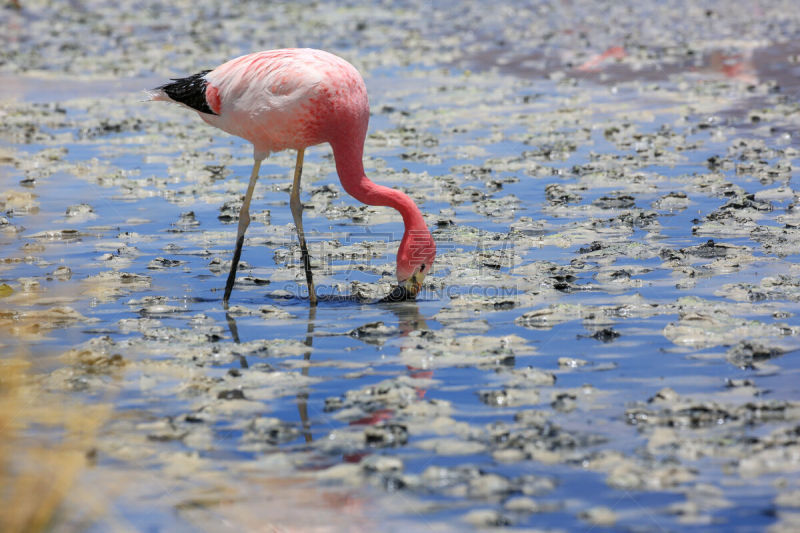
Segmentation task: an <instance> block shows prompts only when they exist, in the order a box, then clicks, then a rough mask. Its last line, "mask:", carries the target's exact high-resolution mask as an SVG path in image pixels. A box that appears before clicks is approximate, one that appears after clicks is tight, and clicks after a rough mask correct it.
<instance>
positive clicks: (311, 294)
mask: <svg viewBox="0 0 800 533" xmlns="http://www.w3.org/2000/svg"><path fill="white" fill-rule="evenodd" d="M304 152H305V150H304V149H302V148H301V149H300V150H298V151H297V163H296V164H295V167H294V183H292V194H291V196H290V197H289V207H291V208H292V217H293V218H294V225H295V227H296V228H297V237H298V238H299V239H300V252H301V254H302V258H303V268H304V269H305V271H306V283H307V284H308V299H309V302H310V303H311V305H317V293H316V292H315V291H314V277H313V275H312V274H311V259H310V258H309V256H308V247H307V246H306V235H305V232H304V231H303V204H302V203H301V202H300V176H302V174H303V153H304Z"/></svg>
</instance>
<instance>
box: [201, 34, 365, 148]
mask: <svg viewBox="0 0 800 533" xmlns="http://www.w3.org/2000/svg"><path fill="white" fill-rule="evenodd" d="M205 79H206V81H207V82H208V87H207V88H206V97H207V99H208V100H209V107H211V109H212V110H214V112H215V113H216V114H214V115H210V114H206V113H199V114H200V117H201V118H202V119H203V120H205V121H206V122H208V123H209V124H211V125H212V126H216V127H217V128H219V129H221V130H223V131H226V132H228V133H231V134H233V135H237V136H239V137H242V138H244V139H247V140H248V141H250V142H251V143H253V146H254V148H255V151H256V152H260V153H265V154H268V153H271V152H278V151H281V150H285V149H287V148H292V149H295V150H299V149H303V148H306V147H309V146H314V145H317V144H321V143H323V142H330V141H331V140H332V139H335V138H336V137H337V136H343V137H347V138H350V139H356V138H359V137H363V136H365V135H366V131H367V123H368V121H369V103H368V100H367V89H366V86H365V85H364V81H363V79H362V78H361V75H360V74H359V73H358V71H357V70H356V69H355V68H354V67H353V66H352V65H351V64H350V63H348V62H347V61H345V60H344V59H341V58H339V57H337V56H335V55H333V54H329V53H328V52H323V51H321V50H311V49H289V50H269V51H266V52H257V53H255V54H249V55H246V56H242V57H238V58H236V59H232V60H231V61H228V62H227V63H224V64H222V65H220V66H219V67H217V68H215V69H214V70H212V71H211V72H209V73H207V74H206V75H205ZM209 96H210V97H209Z"/></svg>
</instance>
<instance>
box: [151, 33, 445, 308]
mask: <svg viewBox="0 0 800 533" xmlns="http://www.w3.org/2000/svg"><path fill="white" fill-rule="evenodd" d="M149 96H150V99H151V100H163V101H171V102H177V103H179V104H183V105H185V106H187V107H189V108H191V109H194V110H195V111H197V114H198V115H200V118H202V119H203V120H204V121H206V122H207V123H208V124H211V125H212V126H215V127H217V128H219V129H221V130H223V131H226V132H228V133H230V134H233V135H237V136H239V137H242V138H244V139H246V140H248V141H250V142H251V143H253V159H254V164H253V171H252V173H251V174H250V183H249V185H248V187H247V193H246V194H245V197H244V203H243V204H242V209H241V211H240V213H239V227H238V231H237V236H236V248H235V250H234V253H233V261H232V264H231V270H230V273H229V274H228V280H227V283H226V285H225V295H224V296H223V299H222V301H223V305H225V306H226V307H227V305H228V299H229V298H230V294H231V290H233V284H234V280H235V278H236V269H237V266H238V264H239V257H240V255H241V252H242V244H243V243H244V233H245V231H246V230H247V226H248V225H249V224H250V213H249V209H250V199H251V198H252V196H253V188H254V187H255V184H256V180H257V179H258V171H259V168H260V167H261V162H262V161H263V160H264V158H265V157H267V155H269V154H270V153H271V152H278V151H281V150H285V149H287V148H291V149H293V150H297V162H296V165H295V170H294V183H293V184H292V192H291V195H290V199H289V206H290V207H291V209H292V217H293V218H294V223H295V227H296V228H297V236H298V238H299V241H300V250H301V253H302V260H303V267H304V269H305V274H306V282H307V283H308V294H309V300H310V303H311V304H312V305H315V304H316V303H317V296H316V292H315V290H314V281H313V277H312V274H311V263H310V260H309V256H308V248H307V247H306V239H305V234H304V232H303V204H302V203H300V176H301V173H302V168H303V153H304V151H305V149H306V148H307V147H309V146H314V145H317V144H321V143H324V142H327V143H329V144H330V145H331V148H332V149H333V156H334V159H335V161H336V172H337V173H338V174H339V180H340V181H341V183H342V186H344V190H345V191H347V193H348V194H350V195H351V196H353V197H354V198H355V199H356V200H359V201H360V202H363V203H365V204H369V205H380V206H389V207H393V208H395V209H396V210H397V211H399V212H400V214H401V215H402V217H403V223H404V225H405V232H404V233H403V239H402V240H401V241H400V247H399V249H398V250H397V280H398V282H399V283H400V286H399V287H397V288H395V289H394V290H393V291H392V294H391V295H390V298H392V299H407V298H415V297H416V295H417V293H418V292H419V290H420V287H421V285H422V280H423V279H424V277H425V275H426V274H427V273H428V272H430V269H431V266H432V265H433V260H434V258H435V257H436V245H435V244H434V242H433V237H432V236H431V233H430V231H429V230H428V228H427V226H426V225H425V221H424V219H423V218H422V213H421V212H420V210H419V208H418V207H417V205H416V204H415V203H414V201H413V200H412V199H411V198H409V197H408V195H406V194H404V193H402V192H400V191H397V190H394V189H390V188H389V187H384V186H382V185H377V184H375V183H373V182H372V181H370V180H369V179H368V178H367V176H366V175H365V174H364V165H363V161H362V158H363V152H364V139H365V137H366V134H367V124H368V122H369V102H368V100H367V89H366V86H365V85H364V80H363V79H362V78H361V75H360V74H359V73H358V71H357V70H356V69H355V67H353V66H352V65H351V64H350V63H348V62H347V61H345V60H344V59H342V58H340V57H337V56H335V55H333V54H330V53H328V52H323V51H321V50H312V49H307V48H304V49H285V50H269V51H265V52H257V53H254V54H249V55H244V56H241V57H238V58H236V59H232V60H230V61H228V62H227V63H224V64H222V65H220V66H219V67H217V68H215V69H214V70H210V71H208V70H206V71H203V72H200V73H198V74H195V75H193V76H189V77H187V78H180V79H173V80H172V83H167V84H166V85H162V86H161V87H158V88H156V89H154V90H152V91H149Z"/></svg>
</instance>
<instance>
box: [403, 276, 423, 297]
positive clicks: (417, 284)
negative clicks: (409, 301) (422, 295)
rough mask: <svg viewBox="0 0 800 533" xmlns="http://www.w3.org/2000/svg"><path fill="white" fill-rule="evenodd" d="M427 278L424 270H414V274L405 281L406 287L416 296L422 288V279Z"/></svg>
mask: <svg viewBox="0 0 800 533" xmlns="http://www.w3.org/2000/svg"><path fill="white" fill-rule="evenodd" d="M424 279H425V274H423V273H422V272H419V271H417V272H414V274H413V275H412V276H411V277H410V278H408V279H407V280H406V281H405V283H404V286H405V289H406V290H407V291H408V293H409V294H410V295H411V297H412V298H416V297H417V294H419V291H420V289H422V280H424Z"/></svg>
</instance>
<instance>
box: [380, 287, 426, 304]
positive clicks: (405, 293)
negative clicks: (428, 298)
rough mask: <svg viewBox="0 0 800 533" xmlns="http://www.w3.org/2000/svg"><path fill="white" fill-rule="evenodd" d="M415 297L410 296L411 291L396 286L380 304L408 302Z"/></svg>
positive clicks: (413, 295)
mask: <svg viewBox="0 0 800 533" xmlns="http://www.w3.org/2000/svg"><path fill="white" fill-rule="evenodd" d="M416 299H417V297H416V295H415V294H412V292H411V291H409V290H408V289H406V288H405V287H403V286H402V285H398V286H397V287H394V288H393V289H392V292H390V293H389V294H388V295H387V296H385V297H384V298H383V299H382V300H381V302H406V301H408V300H416Z"/></svg>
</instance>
